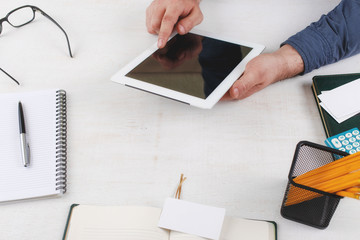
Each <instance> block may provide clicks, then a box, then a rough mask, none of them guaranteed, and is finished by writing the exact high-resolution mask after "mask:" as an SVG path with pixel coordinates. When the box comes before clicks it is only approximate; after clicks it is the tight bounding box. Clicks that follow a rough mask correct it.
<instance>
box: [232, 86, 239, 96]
mask: <svg viewBox="0 0 360 240" xmlns="http://www.w3.org/2000/svg"><path fill="white" fill-rule="evenodd" d="M233 95H234V98H238V97H239V89H237V88H234V91H233Z"/></svg>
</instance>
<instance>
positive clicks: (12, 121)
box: [0, 90, 60, 201]
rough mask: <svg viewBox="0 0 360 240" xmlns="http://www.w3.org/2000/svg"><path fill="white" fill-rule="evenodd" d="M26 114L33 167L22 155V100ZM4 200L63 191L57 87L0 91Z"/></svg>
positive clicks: (0, 184) (0, 198) (0, 171)
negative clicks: (58, 169) (59, 185)
mask: <svg viewBox="0 0 360 240" xmlns="http://www.w3.org/2000/svg"><path fill="white" fill-rule="evenodd" d="M19 101H21V103H22V105H23V110H24V116H25V126H26V137H27V142H28V143H29V146H30V166H29V167H24V165H23V162H22V158H21V148H20V135H19V122H18V103H19ZM0 116H1V117H0V201H9V200H19V199H25V198H33V197H41V196H47V195H54V194H58V193H60V191H59V190H58V191H57V190H56V166H55V165H56V151H55V148H56V136H55V134H56V90H46V91H41V92H32V93H18V94H0Z"/></svg>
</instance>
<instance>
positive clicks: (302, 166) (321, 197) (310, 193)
mask: <svg viewBox="0 0 360 240" xmlns="http://www.w3.org/2000/svg"><path fill="white" fill-rule="evenodd" d="M346 155H348V153H346V152H342V151H339V150H336V149H332V148H329V147H325V146H322V145H318V144H315V143H311V142H306V141H301V142H299V143H298V144H297V146H296V150H295V154H294V159H293V162H292V165H291V168H290V172H289V181H288V184H287V187H286V191H285V196H284V200H283V203H282V205H281V215H282V216H283V217H284V218H287V219H289V220H293V221H296V222H299V223H303V224H306V225H309V226H312V227H316V228H319V229H324V228H326V227H327V226H328V225H329V223H330V220H331V218H332V216H333V214H334V213H335V210H336V208H337V206H338V204H339V201H340V199H341V198H342V197H339V196H337V195H334V194H330V193H327V192H323V191H320V190H317V189H314V188H311V187H308V186H305V185H301V184H297V183H295V182H294V181H293V179H294V178H296V177H297V176H299V175H302V174H304V173H306V172H309V171H311V170H313V169H316V168H318V167H321V166H323V165H325V164H328V163H330V162H333V161H335V160H337V159H339V158H342V157H344V156H346Z"/></svg>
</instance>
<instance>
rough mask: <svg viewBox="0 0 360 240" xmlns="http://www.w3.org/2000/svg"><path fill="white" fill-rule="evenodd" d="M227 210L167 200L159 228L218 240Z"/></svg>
mask: <svg viewBox="0 0 360 240" xmlns="http://www.w3.org/2000/svg"><path fill="white" fill-rule="evenodd" d="M224 218H225V209H224V208H217V207H211V206H206V205H201V204H197V203H192V202H187V201H183V200H179V199H175V198H167V199H166V200H165V204H164V207H163V209H162V212H161V216H160V220H159V224H158V226H159V227H161V228H166V229H169V230H173V231H179V232H183V233H188V234H193V235H197V236H200V237H205V238H209V239H214V240H218V239H219V237H220V233H221V228H222V224H223V222H224Z"/></svg>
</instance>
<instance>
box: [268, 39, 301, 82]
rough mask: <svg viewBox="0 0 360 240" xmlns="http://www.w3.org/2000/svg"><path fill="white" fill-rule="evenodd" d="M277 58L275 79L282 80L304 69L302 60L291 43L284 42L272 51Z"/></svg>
mask: <svg viewBox="0 0 360 240" xmlns="http://www.w3.org/2000/svg"><path fill="white" fill-rule="evenodd" d="M274 55H275V56H276V57H277V59H278V73H277V78H276V80H283V79H286V78H290V77H293V76H296V75H298V74H300V73H302V72H303V71H304V61H303V59H302V57H301V55H300V54H299V53H298V51H297V50H296V49H295V48H293V47H292V46H291V45H288V44H285V45H283V46H282V47H281V48H280V49H279V50H277V51H275V52H274Z"/></svg>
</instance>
